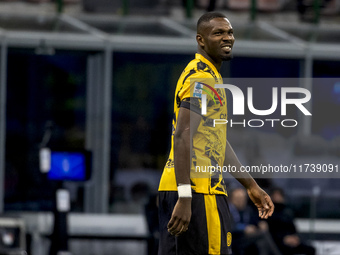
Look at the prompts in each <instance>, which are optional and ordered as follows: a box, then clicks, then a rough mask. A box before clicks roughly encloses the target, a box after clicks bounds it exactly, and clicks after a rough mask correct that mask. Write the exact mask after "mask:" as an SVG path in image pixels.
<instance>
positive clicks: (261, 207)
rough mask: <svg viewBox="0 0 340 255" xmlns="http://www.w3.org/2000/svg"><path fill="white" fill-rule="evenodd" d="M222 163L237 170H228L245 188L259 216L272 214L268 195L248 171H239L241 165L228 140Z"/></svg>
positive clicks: (263, 217) (264, 216) (265, 216)
mask: <svg viewBox="0 0 340 255" xmlns="http://www.w3.org/2000/svg"><path fill="white" fill-rule="evenodd" d="M224 165H225V166H228V165H230V166H236V169H237V171H236V172H230V174H231V175H232V176H233V177H234V178H235V179H236V180H238V181H239V182H240V183H241V184H242V185H243V186H244V187H245V188H246V190H247V193H248V195H249V197H250V199H251V201H253V203H254V204H255V206H256V207H257V209H258V211H259V217H261V218H262V219H267V218H268V217H269V216H272V214H273V212H274V204H273V202H272V200H271V198H270V196H269V195H268V194H267V193H266V192H265V191H264V190H263V189H261V188H260V187H259V185H258V184H257V183H256V181H255V180H254V179H253V177H251V175H250V174H249V173H247V172H242V171H241V166H242V165H241V163H240V161H239V160H238V158H237V156H236V154H235V152H234V150H233V148H232V147H231V145H230V143H229V142H228V141H227V144H226V150H225V160H224Z"/></svg>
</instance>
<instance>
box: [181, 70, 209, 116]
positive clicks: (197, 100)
mask: <svg viewBox="0 0 340 255" xmlns="http://www.w3.org/2000/svg"><path fill="white" fill-rule="evenodd" d="M191 72H192V73H189V74H187V75H185V76H184V78H183V87H182V89H181V90H180V91H179V93H178V97H179V100H180V102H181V104H180V107H184V108H187V109H189V110H191V111H194V112H196V113H198V114H201V104H202V102H201V96H202V88H201V87H202V86H201V85H199V83H202V82H204V83H209V84H210V83H211V86H213V85H214V82H213V78H212V77H211V75H210V74H209V73H206V72H203V71H200V70H199V71H197V70H196V71H195V72H193V70H192V71H191Z"/></svg>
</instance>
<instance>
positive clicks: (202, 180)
mask: <svg viewBox="0 0 340 255" xmlns="http://www.w3.org/2000/svg"><path fill="white" fill-rule="evenodd" d="M196 40H197V43H198V53H197V54H196V57H195V59H194V60H192V61H191V62H190V63H189V64H188V65H187V67H186V68H185V69H184V71H183V73H182V75H181V76H180V78H179V80H178V83H177V88H176V92H175V102H174V118H173V122H172V124H173V133H172V141H171V146H172V147H171V151H170V155H169V159H168V161H167V163H166V166H165V168H164V171H163V174H162V178H161V181H160V185H159V223H160V243H159V252H158V254H159V255H207V254H231V247H230V246H231V240H232V237H231V233H230V230H231V229H230V214H229V207H228V204H227V193H226V187H225V183H224V180H223V177H222V173H221V171H220V172H218V171H214V172H212V171H211V172H207V171H202V173H201V174H202V175H200V173H198V172H200V171H198V172H197V169H198V170H200V169H204V167H207V166H217V165H218V166H228V165H230V166H235V167H236V168H237V169H240V167H241V163H240V162H239V160H238V158H237V156H236V155H235V153H234V151H233V149H232V148H231V146H230V144H229V142H228V141H227V134H226V132H227V130H226V125H215V126H214V125H212V120H213V119H221V117H220V116H225V118H226V116H227V107H226V95H225V91H224V90H223V89H216V91H215V92H216V94H214V98H213V99H211V98H209V100H207V103H206V105H207V107H206V108H207V109H206V114H202V113H201V107H202V102H203V100H202V98H203V91H206V90H207V89H208V88H213V87H214V84H222V83H223V80H222V77H221V75H220V73H219V70H220V67H221V64H222V61H227V60H230V59H231V51H232V47H233V45H234V40H235V39H234V35H233V28H232V26H231V24H230V22H229V20H228V19H227V18H226V16H225V15H223V14H221V13H216V12H212V13H206V14H204V15H203V16H202V17H201V18H200V19H199V20H198V22H197V36H196ZM200 81H201V82H202V83H199V82H200ZM193 86H194V87H193ZM193 91H194V93H193ZM217 94H218V95H217ZM213 101H214V102H215V101H218V102H219V103H218V104H216V103H214V102H213ZM231 174H232V175H233V176H234V177H235V178H236V179H237V180H238V181H239V182H240V183H241V184H242V185H243V186H244V187H245V188H246V190H247V193H248V195H249V197H250V199H251V200H252V201H253V202H254V204H255V205H256V207H257V208H258V212H259V217H261V218H262V219H267V218H268V217H269V216H271V215H272V213H273V211H274V206H273V203H272V201H271V199H270V197H269V196H268V195H267V193H266V192H264V191H263V190H262V189H261V188H260V187H259V186H258V185H257V183H256V182H255V181H254V179H253V178H252V177H251V176H250V175H249V174H248V173H231Z"/></svg>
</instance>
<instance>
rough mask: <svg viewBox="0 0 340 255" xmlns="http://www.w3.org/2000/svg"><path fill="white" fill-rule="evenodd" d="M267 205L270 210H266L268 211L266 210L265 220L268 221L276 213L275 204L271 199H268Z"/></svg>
mask: <svg viewBox="0 0 340 255" xmlns="http://www.w3.org/2000/svg"><path fill="white" fill-rule="evenodd" d="M266 205H267V207H268V208H266V210H265V213H264V218H265V219H268V217H270V216H272V214H273V212H274V204H273V202H272V200H271V199H270V198H269V197H266Z"/></svg>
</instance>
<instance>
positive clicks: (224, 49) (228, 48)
mask: <svg viewBox="0 0 340 255" xmlns="http://www.w3.org/2000/svg"><path fill="white" fill-rule="evenodd" d="M222 50H223V51H224V52H227V53H229V52H231V46H227V45H226V46H223V47H222Z"/></svg>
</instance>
